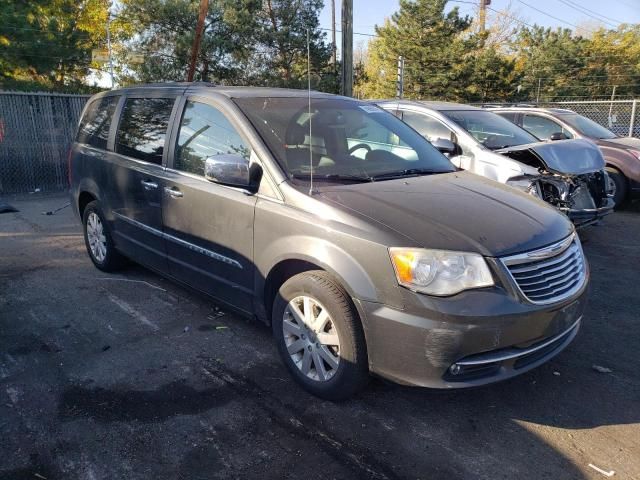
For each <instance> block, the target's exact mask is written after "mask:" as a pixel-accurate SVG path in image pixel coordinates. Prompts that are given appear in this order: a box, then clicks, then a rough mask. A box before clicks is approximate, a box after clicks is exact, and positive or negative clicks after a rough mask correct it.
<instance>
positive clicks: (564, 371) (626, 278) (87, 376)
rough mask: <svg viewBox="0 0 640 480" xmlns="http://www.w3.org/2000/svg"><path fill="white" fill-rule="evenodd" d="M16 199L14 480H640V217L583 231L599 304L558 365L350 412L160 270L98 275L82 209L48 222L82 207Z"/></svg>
mask: <svg viewBox="0 0 640 480" xmlns="http://www.w3.org/2000/svg"><path fill="white" fill-rule="evenodd" d="M4 201H6V202H8V203H10V204H11V205H13V206H14V207H16V209H18V212H9V213H3V214H0V480H5V479H6V480H9V479H10V480H20V479H47V480H51V479H76V478H77V479H87V480H96V479H128V480H134V479H151V478H153V479H210V478H211V479H216V478H220V479H234V478H238V479H254V478H255V479H271V478H273V479H284V478H287V479H305V480H313V479H353V478H372V479H400V478H403V479H404V478H407V479H513V478H524V479H533V478H535V479H540V478H548V479H583V478H588V479H603V478H608V475H611V476H613V478H620V479H640V423H639V422H640V355H639V354H638V351H639V350H638V348H639V345H640V204H638V203H637V204H635V205H634V206H632V207H631V208H630V209H629V210H627V211H624V212H616V213H615V214H613V215H611V216H609V217H608V218H607V219H606V220H604V221H603V222H602V223H601V224H600V225H598V226H594V227H589V228H587V229H584V230H582V231H581V234H580V236H581V238H582V240H583V244H584V248H585V251H586V254H587V257H588V260H589V262H590V265H591V269H592V284H591V291H590V300H589V305H588V308H587V313H586V316H585V319H584V322H583V327H582V329H581V331H580V332H579V334H578V336H577V337H576V339H575V341H574V342H573V343H572V344H571V345H570V346H569V347H568V348H567V349H566V350H565V351H564V352H563V353H561V354H560V355H559V356H558V357H556V358H555V359H553V360H552V361H550V362H549V363H547V364H545V365H544V366H542V367H540V368H538V369H536V370H534V371H532V372H529V373H526V374H524V375H521V376H520V377H517V378H515V379H513V380H510V381H507V382H503V383H500V384H496V385H492V386H487V387H483V388H478V389H473V390H456V391H436V390H427V389H418V388H409V387H401V386H396V385H393V384H390V383H387V382H383V381H381V380H378V379H374V380H373V381H372V382H371V384H370V385H369V387H368V388H367V389H366V390H365V391H364V392H363V393H362V394H360V395H358V396H357V397H355V398H354V399H352V400H349V401H347V402H343V403H331V402H327V401H323V400H319V399H317V398H315V397H313V396H311V395H309V394H307V393H305V392H304V391H303V390H301V389H300V388H299V387H298V386H297V385H296V384H295V383H294V382H293V381H292V379H291V378H290V377H289V375H288V373H287V372H286V370H285V368H284V366H283V365H282V364H281V363H280V360H279V358H278V356H277V352H276V348H275V346H274V344H273V342H272V339H271V332H270V330H269V329H268V328H266V327H265V326H263V325H261V324H259V323H257V322H254V321H251V320H249V319H244V318H240V317H238V316H235V315H232V314H230V313H229V312H226V311H224V309H220V308H219V307H217V306H216V305H215V304H214V303H212V302H211V301H210V300H209V299H208V298H206V297H204V296H201V295H199V294H197V293H194V292H192V291H189V290H186V289H184V288H182V287H180V286H178V285H176V284H173V283H171V282H170V281H168V280H165V279H164V278H162V277H160V276H158V275H156V274H154V273H152V272H150V271H148V270H146V269H144V268H142V267H139V266H136V265H132V266H131V267H129V268H128V269H126V270H124V271H122V272H120V273H118V274H105V273H103V272H100V271H99V270H97V269H96V268H94V267H93V265H92V264H91V262H90V260H89V257H88V256H87V254H86V251H85V247H84V242H83V238H82V233H81V227H80V224H79V222H78V221H77V220H76V219H75V218H74V217H73V216H72V213H71V211H70V209H69V208H66V209H62V210H60V211H59V212H57V213H56V214H55V215H42V212H46V211H52V210H54V209H55V208H57V207H60V206H62V205H64V204H65V203H66V202H67V201H68V200H67V197H66V196H64V195H53V196H45V195H31V196H24V197H18V198H4ZM608 370H610V371H608ZM611 472H613V474H612V473H611Z"/></svg>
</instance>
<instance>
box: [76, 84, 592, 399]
mask: <svg viewBox="0 0 640 480" xmlns="http://www.w3.org/2000/svg"><path fill="white" fill-rule="evenodd" d="M69 158H70V165H69V173H70V180H71V196H72V205H73V208H74V209H75V211H76V213H77V214H78V216H79V217H80V218H81V219H82V223H83V226H84V235H85V241H86V245H87V250H88V253H89V256H90V258H91V260H92V261H93V263H94V264H95V266H96V267H98V268H99V269H101V270H105V271H112V270H115V269H117V268H119V267H121V266H122V265H123V264H124V263H125V262H124V259H125V258H129V259H131V260H134V261H136V262H139V263H141V264H142V265H144V266H146V267H148V268H150V269H153V270H155V271H157V272H158V273H160V274H162V275H165V276H167V277H169V278H171V279H174V280H176V281H178V282H181V283H182V284H185V285H187V286H190V287H192V288H194V289H197V290H199V291H201V292H203V293H205V294H208V295H210V296H211V297H214V298H215V299H216V300H217V301H218V302H222V303H224V304H226V305H228V306H229V307H232V308H233V309H235V310H236V311H238V312H240V313H243V314H245V315H249V316H255V317H257V318H258V319H259V320H260V321H262V322H264V323H265V324H268V325H271V327H272V330H273V334H274V337H275V340H276V343H277V345H278V349H279V351H280V354H281V356H282V359H283V361H284V363H285V364H286V366H287V368H288V369H289V370H290V372H291V374H292V375H293V376H294V377H295V379H296V380H297V381H298V382H299V383H300V384H302V385H303V386H304V387H305V388H306V389H307V390H309V391H310V392H312V393H314V394H316V395H318V396H321V397H324V398H328V399H341V398H346V397H348V396H350V395H352V394H353V393H355V392H356V391H358V390H359V389H360V388H362V387H363V386H364V385H365V384H366V382H367V379H368V378H369V374H370V372H371V373H374V374H376V375H379V376H381V377H385V378H387V379H391V380H393V381H396V382H398V383H402V384H406V385H419V386H427V387H436V388H456V387H468V386H476V385H481V384H485V383H490V382H494V381H498V380H503V379H506V378H509V377H512V376H514V375H517V374H519V373H522V372H525V371H527V370H529V369H531V368H534V367H535V366H537V365H540V364H541V363H543V362H545V361H547V360H548V359H550V358H551V357H553V356H554V355H556V354H557V353H558V352H560V351H561V350H562V349H563V348H564V347H566V346H567V345H568V344H569V343H570V342H571V340H572V339H573V338H574V336H575V335H576V333H577V331H578V328H579V326H580V322H581V319H582V315H583V310H584V306H585V292H586V290H587V284H588V277H589V270H588V266H587V262H586V260H585V258H584V255H583V252H582V247H581V245H580V241H579V239H578V237H577V235H576V234H575V230H574V227H573V225H572V224H571V222H569V221H568V220H567V218H566V217H564V216H563V215H561V214H559V213H558V212H557V211H556V210H555V209H554V208H552V207H550V206H549V205H547V204H545V203H544V202H542V201H541V200H538V199H535V198H532V197H531V195H527V194H524V193H521V192H518V191H516V190H514V189H512V188H510V187H507V186H504V185H501V184H499V183H497V182H494V181H492V180H489V179H486V178H482V177H479V176H476V175H474V174H472V173H467V172H464V171H460V170H459V169H457V168H455V167H454V166H453V165H452V164H451V162H450V161H449V160H448V159H447V158H446V157H445V156H444V155H442V154H441V153H440V152H438V151H437V150H436V149H435V148H434V147H433V146H432V145H431V144H430V143H429V142H427V141H426V140H425V139H424V138H422V137H421V136H420V135H419V134H418V133H417V132H416V131H415V130H413V129H412V128H411V127H409V126H408V125H406V124H405V123H403V122H402V121H400V120H399V119H398V118H396V117H395V116H394V115H392V114H390V113H388V112H385V111H384V110H382V109H381V108H379V107H377V106H375V105H372V104H369V103H365V102H360V101H357V100H354V99H351V98H345V97H338V96H334V95H329V94H323V93H317V92H313V93H308V92H306V91H298V90H282V89H260V88H240V87H237V88H234V87H212V86H209V85H205V84H179V83H178V84H175V83H174V84H162V85H146V86H139V87H132V88H124V89H121V90H115V91H110V92H104V93H101V94H98V95H95V96H94V97H92V98H91V99H90V100H89V102H88V103H87V105H86V107H85V109H84V112H83V114H82V119H81V121H80V125H79V131H78V136H77V139H76V141H75V142H74V144H73V147H72V151H71V154H70V157H69Z"/></svg>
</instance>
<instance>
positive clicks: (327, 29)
mask: <svg viewBox="0 0 640 480" xmlns="http://www.w3.org/2000/svg"><path fill="white" fill-rule="evenodd" d="M318 30H323V31H325V32H332V31H333V29H332V28H320V27H318ZM336 33H342V30H336ZM353 34H354V35H362V36H363V37H377V36H378V35H375V34H373V33H360V32H353Z"/></svg>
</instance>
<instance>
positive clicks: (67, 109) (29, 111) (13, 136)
mask: <svg viewBox="0 0 640 480" xmlns="http://www.w3.org/2000/svg"><path fill="white" fill-rule="evenodd" d="M88 98H89V96H88V95H63V94H50V93H17V92H0V195H2V194H7V193H25V192H36V191H41V192H47V191H60V190H64V189H65V188H67V183H68V181H67V155H68V152H69V147H70V146H71V142H72V140H73V136H74V135H75V131H76V127H77V124H78V120H79V118H80V113H81V112H82V108H83V106H84V104H85V103H86V101H87V99H88Z"/></svg>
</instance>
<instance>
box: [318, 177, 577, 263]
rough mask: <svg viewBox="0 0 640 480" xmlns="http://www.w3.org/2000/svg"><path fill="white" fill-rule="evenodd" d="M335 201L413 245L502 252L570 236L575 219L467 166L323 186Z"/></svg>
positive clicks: (323, 191)
mask: <svg viewBox="0 0 640 480" xmlns="http://www.w3.org/2000/svg"><path fill="white" fill-rule="evenodd" d="M318 195H319V196H321V197H322V198H323V199H324V200H325V201H327V202H329V203H332V204H334V205H335V206H337V207H339V208H342V209H343V210H346V211H349V212H350V213H352V214H353V213H355V214H358V215H360V216H362V217H366V218H367V219H368V220H369V221H374V222H377V223H378V224H380V225H381V226H383V227H386V228H388V229H391V230H394V231H395V232H397V233H399V234H400V235H401V237H402V238H403V240H402V242H407V240H409V239H410V240H412V241H413V242H415V244H413V245H406V244H400V245H389V246H399V247H402V246H420V247H424V248H437V249H447V250H457V251H466V252H477V253H480V254H482V255H485V256H490V257H499V256H503V255H511V254H514V253H520V252H524V251H528V250H533V249H536V248H540V247H543V246H546V245H549V244H551V243H553V242H556V241H559V240H561V239H563V238H565V237H566V236H567V235H569V234H570V233H571V232H572V231H573V225H572V224H571V223H570V222H569V221H568V220H567V219H566V217H565V216H564V215H561V214H559V213H558V212H557V211H556V210H555V209H554V208H552V207H550V206H549V205H547V204H546V203H544V202H543V201H541V200H538V199H535V198H533V197H532V196H530V195H527V194H525V193H521V192H519V191H517V190H515V189H513V188H511V187H508V186H506V185H502V184H500V183H497V182H494V181H492V180H489V179H487V178H483V177H480V176H477V175H475V174H472V173H468V172H454V173H444V174H435V175H428V176H421V177H407V178H402V179H397V180H387V181H379V182H372V183H361V184H354V185H344V186H333V187H326V188H322V189H320V191H319V192H318Z"/></svg>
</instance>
